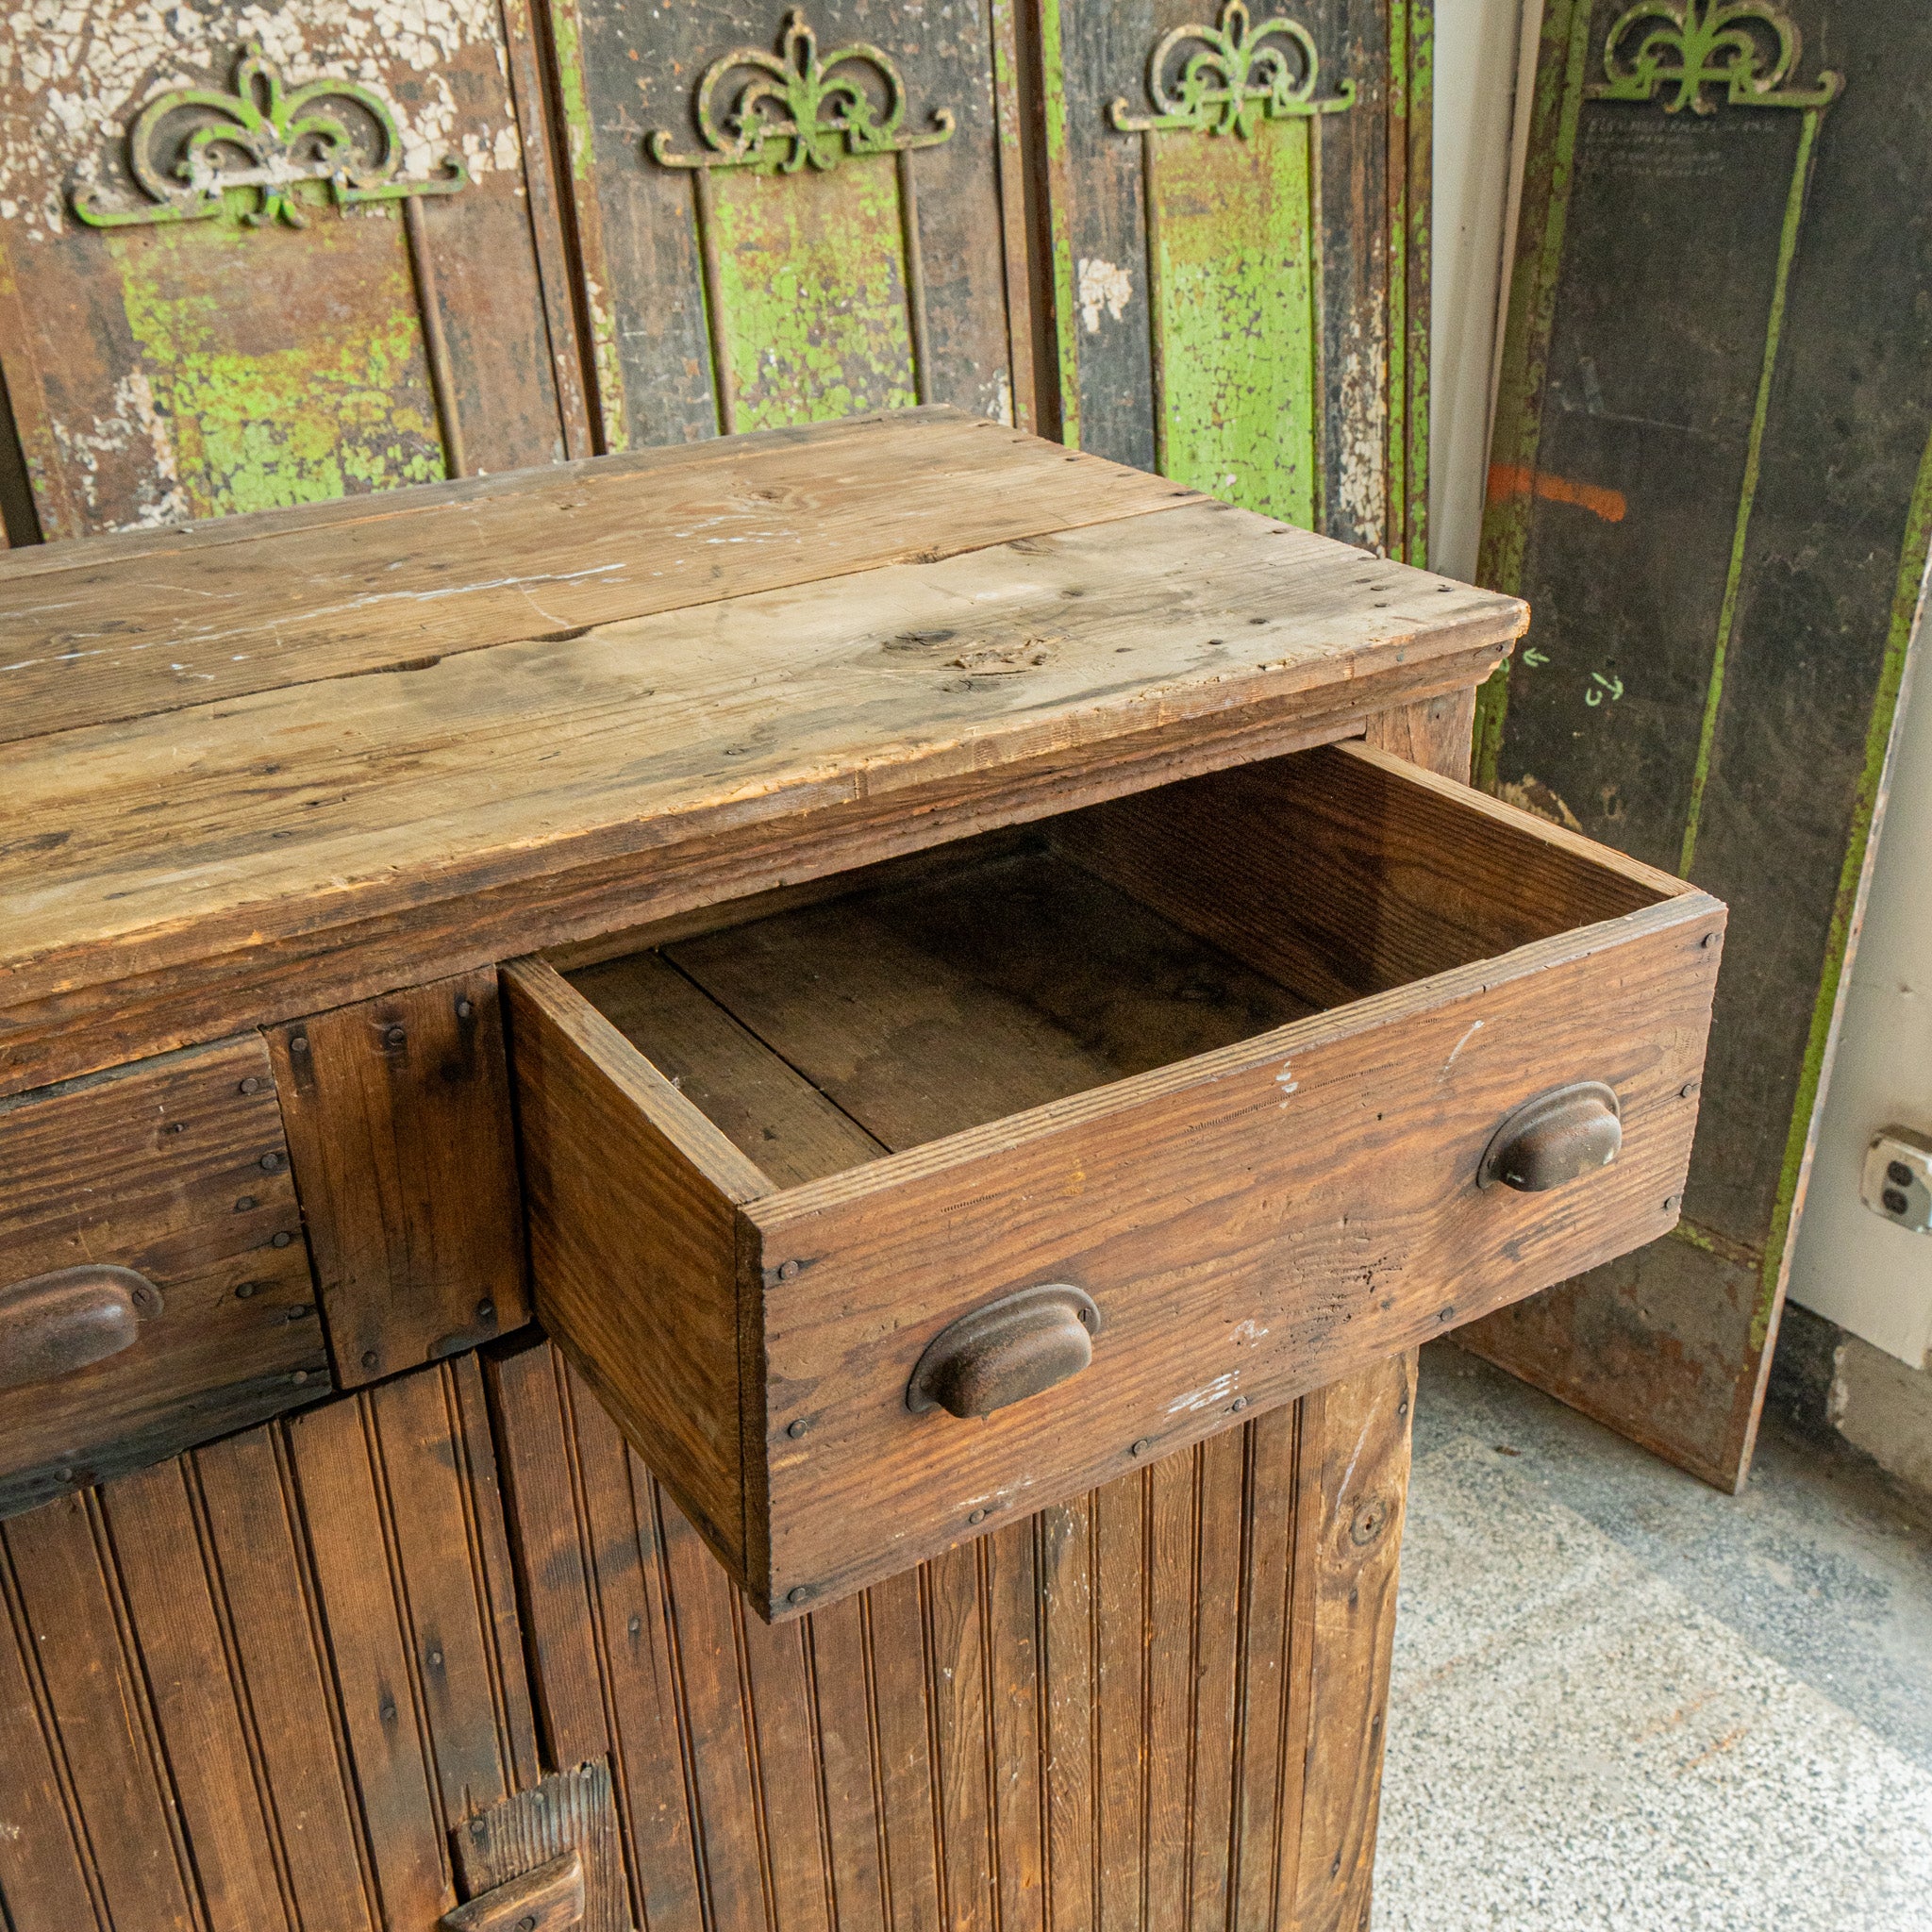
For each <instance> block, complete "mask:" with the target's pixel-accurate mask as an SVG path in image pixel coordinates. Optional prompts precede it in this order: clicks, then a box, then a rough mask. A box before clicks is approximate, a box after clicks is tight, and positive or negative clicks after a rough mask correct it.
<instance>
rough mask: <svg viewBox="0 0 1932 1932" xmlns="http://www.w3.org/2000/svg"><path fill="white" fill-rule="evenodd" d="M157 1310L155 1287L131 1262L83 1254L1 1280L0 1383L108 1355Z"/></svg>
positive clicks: (22, 1382)
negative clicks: (73, 1263) (4, 1283)
mask: <svg viewBox="0 0 1932 1932" xmlns="http://www.w3.org/2000/svg"><path fill="white" fill-rule="evenodd" d="M160 1312H161V1291H160V1290H159V1289H158V1288H157V1287H156V1286H155V1285H154V1283H153V1282H152V1281H150V1280H149V1279H148V1278H147V1276H146V1275H145V1274H136V1273H135V1272H134V1270H133V1269H132V1268H108V1267H102V1266H97V1265H95V1264H94V1263H92V1262H84V1263H82V1265H81V1266H79V1267H77V1268H57V1269H55V1270H54V1272H53V1273H52V1274H36V1275H33V1276H32V1277H30V1278H29V1279H28V1280H25V1281H16V1282H15V1283H14V1284H13V1286H12V1287H11V1288H0V1389H23V1388H25V1387H26V1386H27V1385H28V1384H29V1383H32V1382H51V1381H52V1380H53V1379H54V1377H55V1376H57V1375H71V1374H73V1373H74V1371H75V1369H84V1368H86V1367H87V1366H88V1364H89V1363H90V1362H99V1361H106V1360H107V1358H108V1357H109V1356H110V1355H119V1354H120V1353H121V1351H122V1350H123V1349H124V1348H130V1347H132V1346H133V1344H134V1342H135V1341H136V1340H137V1339H138V1337H139V1336H140V1333H141V1324H142V1323H143V1322H146V1321H151V1320H152V1319H153V1318H154V1317H155V1316H156V1315H158V1314H159V1313H160Z"/></svg>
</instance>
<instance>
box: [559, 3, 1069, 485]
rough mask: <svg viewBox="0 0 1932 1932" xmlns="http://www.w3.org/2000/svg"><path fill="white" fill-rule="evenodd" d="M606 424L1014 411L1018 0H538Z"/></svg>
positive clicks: (659, 428) (702, 425)
mask: <svg viewBox="0 0 1932 1932" xmlns="http://www.w3.org/2000/svg"><path fill="white" fill-rule="evenodd" d="M550 18H551V22H552V27H553V32H554V38H555V46H556V56H557V60H556V64H557V72H558V84H559V91H560V94H561V99H562V104H563V105H562V124H563V139H564V142H565V145H566V148H567V151H568V157H569V171H570V192H571V206H572V209H573V212H574V216H575V239H576V243H577V251H578V255H579V258H580V259H581V263H582V279H581V285H580V286H581V292H582V295H583V298H584V302H585V306H586V312H587V321H588V327H589V333H590V336H591V365H592V368H593V370H594V376H595V393H596V397H597V402H598V406H599V408H600V411H601V418H602V425H603V432H602V433H603V437H604V443H605V446H606V447H607V448H610V449H623V448H625V447H628V446H633V445H636V444H640V443H656V442H679V441H689V440H691V439H692V438H697V437H706V436H711V435H715V434H717V433H719V432H720V431H724V432H729V431H733V430H743V429H758V428H769V427H774V426H777V425H783V424H790V423H798V422H807V421H816V420H819V419H822V418H826V417H833V416H844V415H851V414H854V413H856V412H858V411H860V410H864V409H873V408H901V407H904V406H906V405H908V404H911V403H915V402H946V403H954V404H957V405H958V406H959V407H960V408H967V409H971V410H972V411H973V412H974V414H976V415H982V416H993V417H997V418H999V419H1000V420H1001V421H1004V422H1013V421H1016V420H1017V421H1019V422H1020V423H1022V424H1023V425H1024V424H1025V423H1026V422H1027V420H1028V407H1027V400H1026V399H1027V394H1028V391H1030V388H1031V384H1032V352H1031V341H1030V334H1029V330H1030V326H1031V325H1030V322H1029V320H1028V308H1027V304H1026V295H1025V291H1026V286H1027V282H1026V275H1025V245H1024V220H1023V211H1022V208H1021V200H1022V192H1021V184H1020V178H1019V175H1020V166H1021V163H1020V158H1019V121H1018V117H1017V108H1016V104H1015V99H1014V94H1013V80H1014V63H1013V24H1012V13H1011V7H1010V4H1009V0H991V4H988V5H979V6H974V7H970V8H968V7H961V8H946V9H944V10H943V11H941V12H938V13H934V12H932V11H929V10H927V9H924V8H918V7H908V6H902V5H896V4H895V5H891V6H889V7H887V8H883V9H878V8H869V7H866V6H864V5H859V4H854V0H815V4H813V5H811V6H809V7H808V8H794V9H792V10H791V11H790V12H785V13H781V12H780V10H779V9H778V8H777V7H776V6H775V5H773V6H770V7H766V6H763V5H754V6H746V5H743V4H741V0H740V4H731V0H701V4H699V5H695V6H691V7H682V8H677V9H676V10H675V11H674V12H669V13H667V12H665V11H664V10H662V9H660V8H656V7H652V6H648V5H645V4H644V0H616V4H612V5H608V6H598V7H594V8H593V7H584V6H579V5H578V4H577V0H553V4H552V6H551V8H550Z"/></svg>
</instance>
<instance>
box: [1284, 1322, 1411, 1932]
mask: <svg viewBox="0 0 1932 1932" xmlns="http://www.w3.org/2000/svg"><path fill="white" fill-rule="evenodd" d="M1415 1378H1416V1357H1415V1353H1414V1351H1413V1350H1410V1351H1409V1352H1408V1353H1407V1354H1406V1355H1401V1356H1396V1357H1391V1359H1390V1360H1388V1361H1384V1362H1378V1363H1377V1364H1376V1365H1375V1366H1374V1368H1373V1369H1370V1370H1367V1371H1366V1372H1364V1373H1363V1374H1359V1375H1353V1376H1350V1377H1349V1378H1347V1379H1346V1380H1344V1381H1341V1382H1336V1383H1332V1384H1330V1386H1329V1387H1328V1388H1326V1389H1324V1390H1322V1391H1319V1392H1318V1393H1316V1394H1313V1395H1308V1396H1305V1397H1304V1398H1303V1400H1302V1450H1301V1459H1300V1474H1299V1480H1298V1485H1297V1495H1296V1499H1295V1523H1296V1544H1297V1547H1296V1552H1295V1565H1294V1575H1295V1586H1294V1641H1293V1644H1292V1646H1291V1654H1292V1655H1293V1656H1294V1657H1296V1659H1297V1660H1298V1670H1297V1675H1298V1676H1299V1677H1300V1678H1301V1680H1302V1681H1301V1683H1300V1684H1298V1685H1297V1686H1296V1687H1295V1688H1296V1690H1297V1691H1301V1692H1302V1695H1303V1696H1304V1697H1305V1698H1306V1704H1305V1708H1306V1709H1307V1713H1308V1716H1307V1740H1308V1745H1307V1757H1306V1759H1305V1763H1306V1766H1307V1770H1306V1773H1305V1779H1304V1784H1303V1790H1302V1807H1301V1831H1300V1834H1299V1837H1298V1839H1295V1840H1290V1841H1291V1842H1293V1843H1294V1844H1295V1847H1296V1869H1295V1870H1294V1872H1293V1873H1292V1874H1289V1880H1290V1882H1289V1883H1287V1884H1285V1885H1284V1887H1283V1895H1284V1897H1285V1898H1291V1899H1292V1900H1293V1902H1294V1904H1293V1912H1292V1916H1291V1918H1290V1919H1289V1922H1288V1923H1289V1924H1290V1925H1291V1927H1292V1928H1293V1932H1361V1928H1363V1927H1365V1926H1366V1925H1367V1924H1368V1923H1369V1896H1370V1885H1371V1881H1372V1879H1373V1877H1374V1862H1375V1823H1376V1817H1377V1813H1378V1810H1379V1807H1380V1804H1381V1792H1382V1746H1383V1728H1384V1720H1385V1718H1386V1716H1387V1713H1388V1703H1389V1665H1390V1658H1391V1653H1392V1649H1393V1644H1394V1640H1395V1585H1396V1573H1397V1567H1398V1561H1399V1558H1400V1556H1401V1551H1402V1523H1403V1515H1404V1510H1405V1507H1406V1505H1407V1494H1408V1447H1409V1425H1410V1422H1411V1420H1412V1417H1413V1411H1414V1407H1415Z"/></svg>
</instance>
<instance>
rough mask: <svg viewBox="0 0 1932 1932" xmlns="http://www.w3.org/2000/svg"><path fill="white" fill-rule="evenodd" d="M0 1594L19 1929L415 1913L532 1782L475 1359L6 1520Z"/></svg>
mask: <svg viewBox="0 0 1932 1932" xmlns="http://www.w3.org/2000/svg"><path fill="white" fill-rule="evenodd" d="M310 1424H313V1426H312V1427H311V1426H310ZM0 1596H4V1600H5V1603H6V1606H7V1611H8V1618H7V1624H6V1625H5V1627H4V1630H0V1726H4V1727H5V1734H6V1736H7V1737H8V1741H9V1743H10V1744H17V1745H19V1746H20V1747H21V1752H20V1755H19V1756H15V1755H14V1753H13V1752H12V1751H9V1754H8V1778H7V1799H6V1817H7V1822H8V1825H9V1830H8V1831H7V1832H6V1833H0V1908H4V1910H5V1912H6V1914H7V1915H8V1923H9V1924H15V1925H19V1926H22V1927H25V1928H28V1932H42V1927H44V1928H46V1932H53V1928H55V1927H56V1926H58V1927H61V1928H63V1932H78V1928H82V1927H90V1926H94V1925H98V1926H100V1927H102V1928H103V1932H105V1928H107V1927H109V1926H113V1927H121V1926H139V1927H142V1932H146V1928H149V1927H154V1928H157V1932H163V1928H172V1927H175V1926H179V1927H181V1928H183V1932H188V1928H193V1932H284V1928H287V1932H297V1928H302V1932H307V1928H309V1927H317V1926H326V1927H327V1928H329V1932H391V1928H393V1927H398V1926H423V1927H425V1928H426V1927H427V1926H428V1925H430V1924H433V1923H434V1922H435V1920H436V1918H437V1916H438V1915H439V1914H440V1913H441V1911H443V1910H445V1909H446V1908H447V1907H449V1906H451V1905H453V1904H454V1903H455V1902H456V1895H455V1891H454V1890H453V1888H452V1886H451V1884H450V1863H449V1859H450V1853H449V1834H450V1832H451V1831H452V1830H453V1829H456V1828H458V1827H459V1826H461V1825H463V1824H466V1823H467V1821H468V1820H469V1818H470V1817H471V1816H472V1815H473V1814H475V1813H478V1812H484V1811H488V1810H489V1809H490V1808H491V1807H493V1806H495V1805H497V1804H499V1803H500V1802H501V1801H502V1800H503V1799H504V1798H505V1797H507V1796H508V1794H509V1793H510V1792H511V1791H512V1790H518V1789H522V1788H524V1787H526V1786H528V1785H530V1784H533V1783H534V1782H535V1781H536V1779H537V1776H538V1764H537V1744H536V1731H535V1727H534V1722H533V1717H532V1712H531V1706H530V1699H529V1691H528V1688H527V1684H526V1681H525V1674H524V1659H523V1650H522V1644H521V1640H520V1635H519V1628H518V1623H517V1616H516V1610H515V1603H514V1595H513V1592H512V1589H511V1583H510V1577H509V1572H508V1543H507V1541H506V1537H505V1528H504V1519H503V1513H502V1507H501V1503H500V1499H499V1497H498V1494H497V1490H496V1476H495V1462H494V1456H493V1451H492V1447H491V1439H490V1434H489V1426H488V1424H487V1421H486V1418H485V1415H484V1407H483V1391H482V1379H481V1374H480V1372H479V1371H478V1369H477V1367H476V1365H475V1361H474V1359H468V1358H466V1359H464V1360H463V1361H461V1362H458V1363H449V1364H441V1365H437V1366H433V1367H430V1368H427V1369H425V1370H422V1371H420V1372H419V1373H418V1374H415V1375H412V1376H408V1377H405V1378H403V1379H401V1380H399V1381H396V1382H391V1383H390V1384H387V1385H385V1387H383V1388H382V1389H380V1390H376V1391H366V1392H364V1393H363V1394H361V1395H358V1396H354V1397H350V1398H346V1399H344V1400H342V1401H340V1402H337V1403H335V1404H332V1405H330V1406H328V1407H325V1408H323V1409H320V1410H314V1411H309V1412H308V1413H307V1414H305V1415H304V1416H302V1417H300V1418H298V1419H296V1420H295V1421H293V1422H278V1423H274V1424H268V1425H266V1426H263V1427H258V1428H255V1429H251V1430H247V1431H244V1432H243V1433H242V1434H240V1435H236V1436H231V1437H229V1438H228V1439H227V1440H225V1441H222V1442H219V1443H216V1444H212V1445H210V1446H208V1447H206V1448H203V1449H200V1450H196V1451H192V1452H190V1453H189V1454H187V1455H185V1456H182V1457H176V1458H175V1459H173V1460H170V1461H164V1462H159V1463H157V1464H156V1465H155V1466H153V1467H152V1468H149V1469H146V1470H143V1471H142V1472H141V1473H140V1474H136V1475H132V1476H128V1477H125V1478H124V1479H122V1480H120V1481H117V1482H112V1483H108V1484H107V1485H106V1486H105V1487H103V1488H100V1489H95V1490H90V1491H84V1492H82V1493H80V1494H77V1495H74V1496H69V1497H63V1498H59V1499H58V1500H56V1501H54V1502H52V1503H49V1504H46V1505H43V1506H42V1507H40V1508H38V1509H34V1510H31V1511H29V1512H28V1513H26V1514H25V1515H23V1516H19V1517H16V1518H14V1519H12V1521H10V1522H9V1523H8V1524H6V1525H5V1527H4V1529H0ZM36 1739H38V1740H41V1741H40V1743H39V1744H38V1745H36V1744H35V1741H34V1740H36ZM49 1740H58V1741H57V1742H56V1744H55V1747H54V1748H53V1749H52V1750H51V1751H50V1750H49V1748H48V1742H49Z"/></svg>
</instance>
